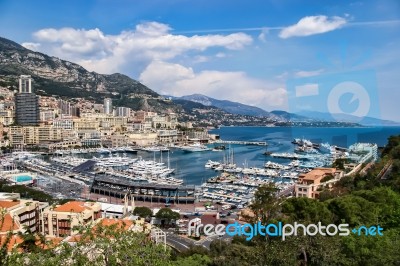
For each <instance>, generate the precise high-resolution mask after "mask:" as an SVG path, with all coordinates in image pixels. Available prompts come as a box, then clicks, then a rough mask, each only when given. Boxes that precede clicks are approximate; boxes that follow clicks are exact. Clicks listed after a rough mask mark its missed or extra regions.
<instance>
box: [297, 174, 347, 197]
mask: <svg viewBox="0 0 400 266" xmlns="http://www.w3.org/2000/svg"><path fill="white" fill-rule="evenodd" d="M343 176H344V172H343V171H341V170H337V169H336V168H315V169H313V170H311V171H310V172H308V173H306V174H300V175H299V178H298V181H297V183H296V184H295V195H296V197H307V198H311V199H316V198H318V197H319V193H320V192H321V191H322V190H324V189H327V190H330V189H331V188H332V186H333V184H334V183H336V182H337V181H339V180H340V179H341V178H342V177H343Z"/></svg>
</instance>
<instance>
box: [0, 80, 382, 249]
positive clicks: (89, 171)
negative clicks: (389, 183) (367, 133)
mask: <svg viewBox="0 0 400 266" xmlns="http://www.w3.org/2000/svg"><path fill="white" fill-rule="evenodd" d="M18 85H19V90H18V91H17V92H13V91H9V90H7V89H3V90H2V95H4V96H2V99H1V102H0V109H1V113H0V115H1V116H0V119H1V120H0V125H1V128H0V132H2V136H1V151H2V156H1V171H0V175H1V178H2V180H4V181H6V182H7V183H9V184H14V185H23V186H28V187H32V188H33V189H34V190H38V191H42V192H45V193H47V194H49V195H51V196H52V197H53V198H55V199H58V200H64V201H65V200H67V201H66V202H65V203H63V204H60V205H57V206H56V207H54V205H50V204H49V202H41V201H38V200H33V199H27V198H24V197H23V195H21V194H18V193H2V194H1V208H2V209H3V210H4V211H5V216H4V217H5V224H6V225H7V226H6V227H4V226H3V229H2V230H3V231H2V233H3V234H5V233H6V232H7V231H8V229H9V228H8V225H9V224H11V225H12V228H13V232H23V231H24V230H26V229H25V228H26V226H28V227H29V228H30V229H29V230H30V231H31V232H40V233H42V234H44V235H45V236H46V237H48V238H49V239H52V241H60V239H62V241H67V242H71V241H72V242H73V241H74V239H75V238H74V236H76V235H77V234H78V231H76V230H74V229H73V227H74V226H75V225H78V224H80V225H85V224H92V226H93V225H94V224H98V223H100V224H102V223H106V224H118V223H122V222H123V223H127V224H128V226H127V228H129V230H134V231H145V232H147V233H149V234H152V236H153V237H156V235H157V236H158V237H160V234H161V235H163V236H164V240H163V241H164V244H168V245H170V246H172V247H173V248H175V249H177V250H180V251H184V250H186V249H188V248H189V246H190V245H193V244H200V245H203V246H204V247H205V248H209V246H208V245H209V244H210V242H211V241H212V240H213V239H214V238H215V237H209V238H206V239H203V240H201V241H200V242H196V241H194V240H193V239H190V238H187V233H188V231H187V230H188V221H189V219H190V218H196V219H200V220H199V221H201V222H202V223H203V224H208V223H209V224H216V223H223V224H230V223H234V222H236V221H239V222H240V221H244V220H243V219H244V218H243V217H244V214H246V215H248V213H249V212H250V213H251V211H250V210H249V206H250V205H251V204H252V201H253V199H254V195H255V193H256V191H257V189H258V188H259V187H260V186H265V185H272V186H274V187H275V188H276V197H285V198H288V197H289V198H290V197H307V198H311V199H318V198H319V194H320V193H321V192H323V191H329V190H330V189H332V187H333V185H334V184H335V183H336V182H338V181H340V180H341V179H342V178H343V177H345V176H350V175H353V174H355V173H359V172H361V173H362V172H365V171H366V169H368V168H369V167H371V165H372V164H373V163H374V162H375V161H376V160H377V159H378V148H377V145H376V144H370V143H355V144H353V145H351V146H350V147H337V146H334V145H330V144H329V143H312V142H311V141H309V140H305V139H294V140H293V141H292V143H293V146H294V149H293V152H284V153H278V152H265V154H264V156H266V158H269V159H270V160H268V161H267V162H266V163H265V165H264V166H263V167H250V166H247V165H243V166H238V165H237V164H236V162H235V159H234V151H233V147H232V148H231V147H230V145H257V146H260V145H261V146H267V145H268V143H266V142H261V141H253V142H252V141H224V140H221V139H220V138H219V136H218V135H216V134H209V133H208V130H207V128H199V127H196V128H194V127H193V124H192V123H191V122H190V121H187V122H179V121H178V118H177V115H176V114H175V113H172V112H171V113H162V114H158V113H155V112H150V111H148V110H140V111H133V110H131V109H130V108H128V107H120V106H118V107H114V106H113V101H112V99H110V98H105V99H104V102H103V104H98V103H95V102H91V101H88V100H85V99H70V100H65V99H60V98H59V97H49V96H38V95H36V94H35V93H34V90H33V88H32V78H31V77H30V76H26V75H21V76H20V78H19V80H18ZM139 151H140V152H146V153H149V154H153V155H154V159H153V160H148V159H143V158H141V157H140V156H138V155H137V154H138V152H139ZM172 151H180V152H182V155H181V156H187V154H191V153H201V154H205V153H207V152H214V151H215V152H221V151H223V152H224V153H225V154H226V155H227V156H226V157H225V156H224V161H212V160H208V161H207V162H206V163H205V165H204V169H209V170H214V171H215V177H213V178H210V179H208V180H206V181H205V182H204V183H202V184H200V185H187V184H185V183H184V180H182V179H180V178H177V177H175V176H174V172H175V169H173V168H172V167H171V165H170V163H169V158H170V152H172ZM156 154H157V156H160V161H156V160H155V155H156ZM185 154H186V155H185ZM162 156H163V157H164V159H162ZM276 158H279V159H284V160H286V163H278V162H276V161H274V159H276ZM337 162H342V165H341V166H340V167H338V168H334V167H332V165H334V164H335V163H337ZM143 207H146V208H149V209H150V210H151V212H152V215H149V216H148V217H140V216H138V215H134V213H135V212H134V210H135V208H143ZM163 208H164V209H165V208H167V209H169V210H171V211H172V212H174V213H176V214H177V216H176V217H177V218H176V219H175V222H174V226H175V227H176V228H177V230H176V231H174V233H172V232H169V231H160V230H159V226H160V225H161V224H162V223H163V220H162V218H160V217H158V216H157V213H158V212H159V211H160V210H162V209H163ZM246 215H245V216H246ZM12 217H13V218H12ZM75 217H76V218H75ZM144 218H146V219H144ZM16 241H17V240H16Z"/></svg>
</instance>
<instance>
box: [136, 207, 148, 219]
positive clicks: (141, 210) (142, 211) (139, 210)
mask: <svg viewBox="0 0 400 266" xmlns="http://www.w3.org/2000/svg"><path fill="white" fill-rule="evenodd" d="M133 215H137V216H140V217H142V218H145V219H146V218H149V217H151V216H152V215H153V212H152V211H151V209H150V208H148V207H135V209H134V210H133Z"/></svg>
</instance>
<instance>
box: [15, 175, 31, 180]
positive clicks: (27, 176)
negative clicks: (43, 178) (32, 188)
mask: <svg viewBox="0 0 400 266" xmlns="http://www.w3.org/2000/svg"><path fill="white" fill-rule="evenodd" d="M26 181H32V177H31V176H29V175H19V176H16V177H15V182H26Z"/></svg>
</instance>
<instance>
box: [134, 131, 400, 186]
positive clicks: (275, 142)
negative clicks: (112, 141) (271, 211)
mask: <svg viewBox="0 0 400 266" xmlns="http://www.w3.org/2000/svg"><path fill="white" fill-rule="evenodd" d="M210 133H212V134H218V135H220V137H221V139H223V140H241V141H266V142H267V143H268V146H267V147H265V146H253V145H231V146H230V149H228V150H225V151H203V152H192V153H188V152H184V151H182V150H179V149H172V150H171V152H170V156H169V157H170V166H171V168H175V169H176V170H175V177H177V178H181V179H183V180H184V181H185V183H186V184H191V185H193V184H194V185H200V184H202V183H203V182H205V181H206V180H207V179H208V178H211V177H214V176H216V175H218V173H217V172H215V171H214V170H212V169H206V168H205V167H204V165H205V164H206V162H207V161H208V160H212V161H220V162H223V161H224V158H225V160H227V158H228V155H229V153H232V150H233V154H234V160H235V162H236V164H237V166H239V167H243V166H247V167H261V168H262V167H263V165H264V164H265V163H266V162H267V161H273V162H278V163H287V162H288V160H286V159H279V158H271V157H268V156H265V155H263V153H264V152H265V151H266V149H268V151H271V152H293V148H294V145H293V144H292V143H291V141H292V140H293V139H294V138H305V139H309V140H311V141H313V142H316V143H325V142H329V143H330V144H332V145H337V146H341V147H348V146H349V145H351V144H353V143H354V142H372V143H377V144H378V146H384V145H385V144H386V143H387V138H388V137H389V136H391V135H396V134H400V127H383V128H376V127H360V128H322V127H316V128H310V127H304V128H303V127H302V128H288V127H221V128H220V129H215V130H211V131H210ZM211 147H212V145H211ZM160 154H161V153H160V152H159V153H153V152H145V151H139V152H138V154H137V155H132V156H141V157H143V158H144V159H148V160H152V159H154V158H155V160H157V161H160V160H161V156H160ZM162 157H163V158H162V160H163V161H164V162H165V163H167V155H166V154H165V153H163V155H162Z"/></svg>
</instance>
